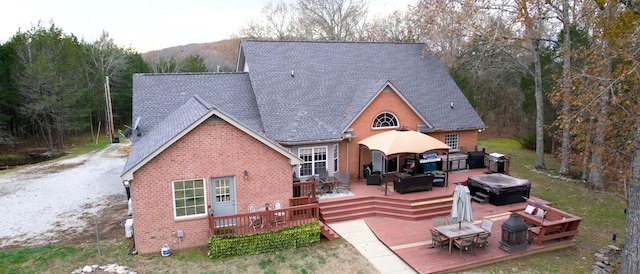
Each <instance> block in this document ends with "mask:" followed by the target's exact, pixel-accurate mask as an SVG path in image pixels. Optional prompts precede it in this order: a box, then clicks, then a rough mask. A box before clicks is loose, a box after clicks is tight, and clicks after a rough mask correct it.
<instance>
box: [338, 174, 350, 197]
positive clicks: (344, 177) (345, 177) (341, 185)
mask: <svg viewBox="0 0 640 274" xmlns="http://www.w3.org/2000/svg"><path fill="white" fill-rule="evenodd" d="M338 180H339V182H338V189H344V190H345V193H348V192H349V173H347V172H345V171H340V172H338ZM338 192H339V191H338Z"/></svg>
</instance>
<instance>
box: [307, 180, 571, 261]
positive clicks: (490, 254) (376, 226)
mask: <svg viewBox="0 0 640 274" xmlns="http://www.w3.org/2000/svg"><path fill="white" fill-rule="evenodd" d="M485 172H486V170H485V169H473V170H466V171H453V172H450V173H449V182H450V183H449V185H448V187H434V188H433V190H432V191H424V192H416V193H407V194H399V193H395V192H393V191H387V194H386V195H385V192H384V187H379V186H371V185H366V182H365V181H364V180H362V181H355V182H354V181H352V182H351V184H350V192H351V194H352V196H347V197H338V198H327V199H320V202H319V203H320V212H321V214H323V206H324V207H326V206H328V205H330V204H332V203H335V201H342V203H349V201H352V200H353V201H358V200H362V199H363V198H364V197H369V198H376V197H378V198H380V197H383V199H385V201H386V200H387V199H392V200H394V201H397V202H399V201H401V200H404V201H405V203H409V204H412V205H413V206H420V205H421V204H425V203H430V201H431V200H433V199H442V197H453V190H454V189H455V185H456V184H457V183H462V182H466V180H467V178H468V177H469V176H473V175H480V174H484V173H485ZM389 185H392V184H391V183H390V184H389ZM531 199H534V200H540V199H537V198H536V197H531ZM540 201H542V200H540ZM542 202H544V203H545V204H548V202H547V201H542ZM525 206H526V203H525V202H522V203H517V204H510V205H503V206H494V205H492V204H489V203H485V204H480V203H477V202H472V209H473V218H474V220H475V222H474V223H476V224H477V225H479V224H480V222H481V220H482V219H483V218H488V219H490V220H492V221H493V229H492V232H491V236H490V237H489V245H488V246H486V247H485V249H486V251H485V250H482V249H479V250H477V252H475V253H474V252H469V251H464V252H462V255H460V254H459V252H458V250H457V249H456V248H455V247H454V252H452V253H451V254H449V253H448V250H445V249H442V250H439V249H437V248H431V234H430V232H429V229H430V228H432V227H433V221H432V219H431V218H430V217H427V215H422V216H424V217H421V218H418V219H417V220H416V219H415V218H411V217H410V216H407V217H406V218H405V217H403V216H402V215H400V216H399V217H389V216H388V215H386V214H369V215H368V216H365V217H361V218H360V219H363V220H364V221H365V222H366V223H367V225H368V226H369V228H370V229H371V230H372V231H373V233H374V234H375V235H376V237H377V238H378V239H379V240H380V241H381V242H382V243H383V244H384V245H386V246H387V247H388V248H389V249H390V250H392V251H393V252H394V253H395V254H396V255H397V256H398V257H400V258H401V259H402V260H403V261H405V262H406V263H407V264H409V265H410V266H411V267H412V268H413V269H414V270H416V271H417V272H419V273H448V272H454V271H463V270H467V269H472V268H476V267H479V266H483V265H487V264H493V263H497V262H501V261H505V260H512V259H517V258H520V257H523V256H528V255H531V254H535V253H540V252H546V251H550V250H555V249H562V248H567V247H571V246H574V245H575V241H574V240H565V241H547V242H545V243H544V244H543V245H535V244H533V245H528V246H527V249H526V250H524V251H520V252H515V253H511V254H510V253H507V252H505V251H503V250H502V249H500V248H499V246H500V244H499V241H500V237H501V234H502V229H501V226H502V223H503V222H504V221H505V220H507V219H508V218H509V216H510V214H511V211H514V210H520V209H522V208H524V207H525ZM356 210H358V209H356ZM449 210H450V209H449ZM343 214H348V213H347V212H343ZM407 214H410V213H407ZM434 214H439V215H446V214H448V213H446V212H444V213H443V212H439V213H434ZM327 223H328V225H329V226H331V222H327Z"/></svg>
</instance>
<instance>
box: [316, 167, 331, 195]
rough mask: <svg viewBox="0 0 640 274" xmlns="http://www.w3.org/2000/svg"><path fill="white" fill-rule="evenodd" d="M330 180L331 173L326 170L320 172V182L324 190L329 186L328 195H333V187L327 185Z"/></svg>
mask: <svg viewBox="0 0 640 274" xmlns="http://www.w3.org/2000/svg"><path fill="white" fill-rule="evenodd" d="M328 180H329V171H327V170H326V169H323V170H320V172H319V173H318V181H319V182H320V183H322V187H323V188H326V187H327V186H328V187H329V190H328V191H326V193H331V185H328V184H327V182H328Z"/></svg>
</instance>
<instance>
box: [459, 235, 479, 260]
mask: <svg viewBox="0 0 640 274" xmlns="http://www.w3.org/2000/svg"><path fill="white" fill-rule="evenodd" d="M475 238H476V235H472V236H467V237H462V238H459V239H456V240H455V241H453V244H454V245H455V246H457V247H458V248H459V249H460V256H462V250H463V249H464V250H469V249H473V240H474V239H475ZM469 251H470V250H469Z"/></svg>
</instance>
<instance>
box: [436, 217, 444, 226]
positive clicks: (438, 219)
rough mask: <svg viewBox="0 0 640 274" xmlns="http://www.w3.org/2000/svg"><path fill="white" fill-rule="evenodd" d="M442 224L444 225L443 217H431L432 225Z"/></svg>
mask: <svg viewBox="0 0 640 274" xmlns="http://www.w3.org/2000/svg"><path fill="white" fill-rule="evenodd" d="M443 225H446V220H445V219H444V217H442V216H440V217H434V218H433V226H435V227H439V226H443Z"/></svg>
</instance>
